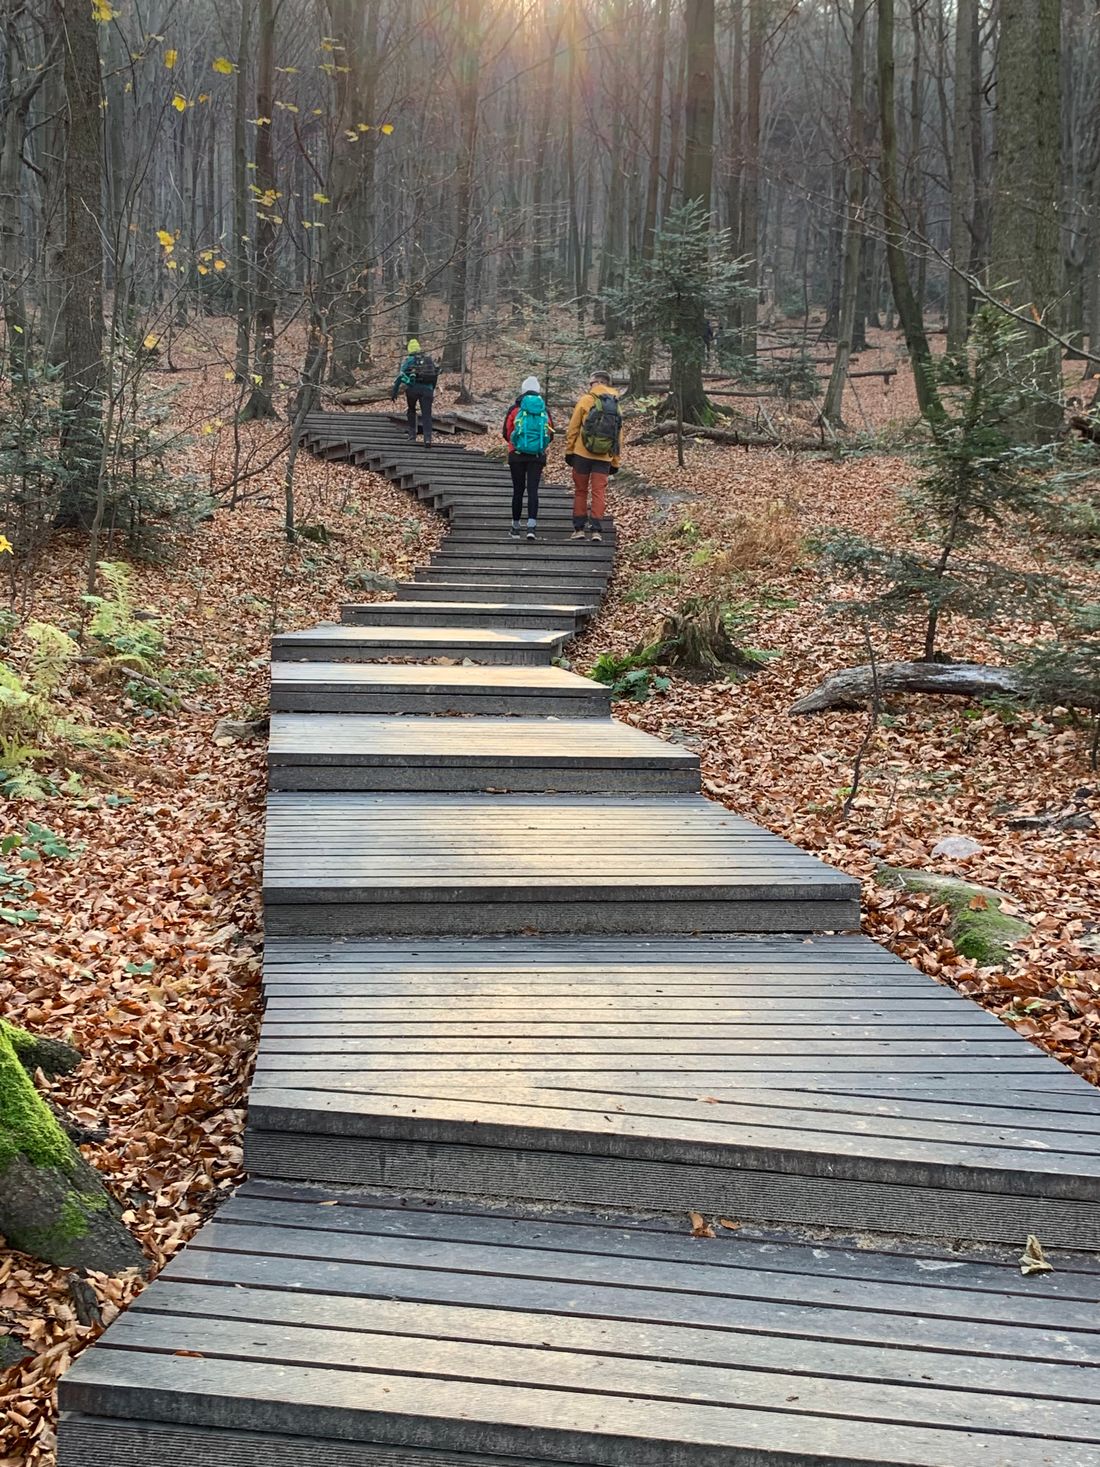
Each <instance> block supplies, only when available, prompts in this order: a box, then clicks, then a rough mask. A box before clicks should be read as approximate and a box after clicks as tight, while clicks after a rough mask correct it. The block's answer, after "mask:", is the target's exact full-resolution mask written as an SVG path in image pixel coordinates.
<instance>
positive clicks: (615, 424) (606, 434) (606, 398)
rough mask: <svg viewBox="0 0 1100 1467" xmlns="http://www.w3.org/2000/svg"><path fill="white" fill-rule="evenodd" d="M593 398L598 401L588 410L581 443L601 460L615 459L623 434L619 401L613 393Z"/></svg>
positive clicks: (600, 394)
mask: <svg viewBox="0 0 1100 1467" xmlns="http://www.w3.org/2000/svg"><path fill="white" fill-rule="evenodd" d="M593 396H594V397H595V399H596V401H595V402H594V403H593V404H592V406H591V407H590V408H589V409H588V413H587V414H586V416H585V420H584V422H583V423H582V425H581V443H582V444H583V445H584V447H585V448H587V449H588V452H589V453H594V454H596V455H597V457H599V458H607V457H611V458H614V456H615V455H616V454H617V453H618V451H619V443H620V441H621V439H622V432H623V415H622V412H621V411H620V409H619V399H618V398H617V397H616V396H615V394H614V393H613V392H598V393H593Z"/></svg>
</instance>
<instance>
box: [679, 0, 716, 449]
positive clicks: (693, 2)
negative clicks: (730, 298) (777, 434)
mask: <svg viewBox="0 0 1100 1467" xmlns="http://www.w3.org/2000/svg"><path fill="white" fill-rule="evenodd" d="M685 16H686V20H687V36H686V45H687V66H686V70H687V91H686V94H685V99H684V202H685V203H693V204H698V205H699V206H700V208H701V209H702V210H703V211H704V212H705V213H706V214H708V215H709V213H710V209H711V189H712V184H713V179H714V0H687V3H686V9H685ZM706 304H707V303H706V301H705V300H699V299H695V298H694V296H693V295H692V294H689V293H688V292H685V293H684V310H683V314H682V316H681V319H680V323H679V330H678V336H679V339H680V342H681V343H682V345H681V346H680V348H679V349H678V350H677V349H674V350H673V353H672V395H673V399H674V400H675V402H676V405H677V413H678V416H679V417H680V418H681V420H682V421H684V422H687V423H702V422H704V421H705V420H706V415H707V411H708V404H707V395H706V392H705V391H704V389H703V348H702V342H703V327H704V324H705V316H706Z"/></svg>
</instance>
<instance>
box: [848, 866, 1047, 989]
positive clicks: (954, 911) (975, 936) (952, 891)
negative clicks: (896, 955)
mask: <svg viewBox="0 0 1100 1467" xmlns="http://www.w3.org/2000/svg"><path fill="white" fill-rule="evenodd" d="M875 880H876V881H877V882H878V883H879V885H880V886H892V887H896V888H897V889H898V890H901V891H920V892H926V893H927V894H928V895H929V896H931V897H932V898H933V899H934V900H935V901H937V902H940V903H941V904H942V905H943V906H945V907H947V908H948V910H949V911H950V912H951V927H950V933H951V940H952V942H953V943H954V944H955V947H956V948H957V949H958V951H959V952H961V953H962V954H963V956H964V957H967V958H972V959H973V960H974V962H976V963H977V964H978V965H979V967H982V968H991V967H997V966H999V967H1004V966H1005V965H1007V964H1008V963H1010V962H1011V961H1012V944H1013V943H1016V942H1020V941H1022V939H1023V938H1025V937H1027V935H1028V933H1029V932H1030V931H1031V928H1030V927H1029V926H1028V925H1027V923H1026V922H1024V921H1021V919H1020V918H1019V917H1010V916H1009V915H1008V914H1007V913H1006V912H1004V911H1003V910H1002V908H1001V903H1002V902H1003V901H1004V894H1003V893H1002V892H999V891H997V890H996V888H995V887H992V886H977V885H975V884H974V882H971V881H963V880H962V879H961V878H960V877H958V876H941V875H940V874H939V873H938V872H935V871H913V870H908V869H906V868H905V867H903V866H887V865H881V866H879V868H878V871H877V872H876V874H875Z"/></svg>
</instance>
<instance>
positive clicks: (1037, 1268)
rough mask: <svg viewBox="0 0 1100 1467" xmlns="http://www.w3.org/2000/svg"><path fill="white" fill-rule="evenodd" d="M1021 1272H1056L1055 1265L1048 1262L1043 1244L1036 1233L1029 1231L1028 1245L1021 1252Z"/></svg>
mask: <svg viewBox="0 0 1100 1467" xmlns="http://www.w3.org/2000/svg"><path fill="white" fill-rule="evenodd" d="M1020 1272H1021V1273H1022V1274H1032V1273H1053V1272H1054V1265H1053V1264H1052V1263H1048V1262H1047V1256H1046V1254H1045V1253H1044V1252H1043V1245H1042V1244H1041V1243H1040V1242H1039V1239H1038V1238H1037V1237H1036V1236H1035V1234H1034V1233H1028V1235H1027V1246H1026V1247H1025V1248H1024V1251H1023V1252H1022V1253H1021V1254H1020Z"/></svg>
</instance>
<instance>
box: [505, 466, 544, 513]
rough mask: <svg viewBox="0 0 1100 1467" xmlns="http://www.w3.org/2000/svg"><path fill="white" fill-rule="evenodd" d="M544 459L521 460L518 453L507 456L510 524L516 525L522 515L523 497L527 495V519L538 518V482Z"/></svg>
mask: <svg viewBox="0 0 1100 1467" xmlns="http://www.w3.org/2000/svg"><path fill="white" fill-rule="evenodd" d="M544 463H545V460H544V459H541V458H523V457H521V455H520V454H518V453H513V454H509V456H508V472H509V473H510V474H511V475H512V523H513V524H518V523H519V520H520V516H521V515H522V514H523V496H524V494H526V495H527V518H528V519H529V520H537V519H538V517H539V480H540V479H541V478H542V469H543V464H544Z"/></svg>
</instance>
